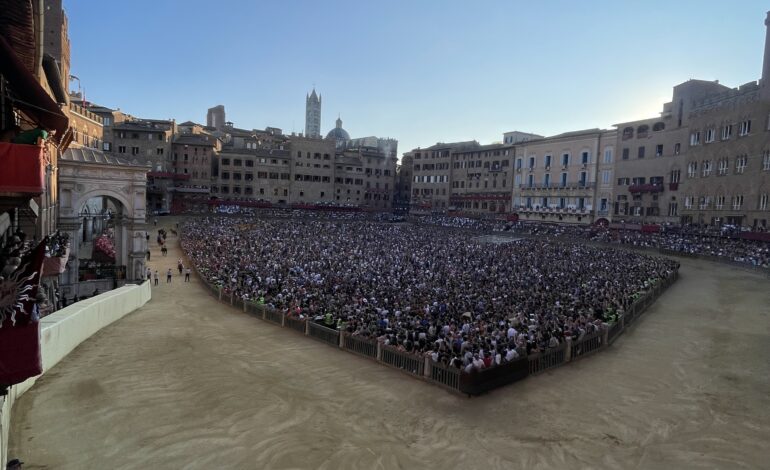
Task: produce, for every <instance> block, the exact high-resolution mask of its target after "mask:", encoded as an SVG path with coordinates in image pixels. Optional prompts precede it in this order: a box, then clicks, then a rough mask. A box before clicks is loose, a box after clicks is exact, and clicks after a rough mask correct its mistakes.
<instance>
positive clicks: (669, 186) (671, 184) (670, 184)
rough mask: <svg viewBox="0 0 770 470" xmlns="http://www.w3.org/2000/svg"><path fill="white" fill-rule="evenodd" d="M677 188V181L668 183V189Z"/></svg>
mask: <svg viewBox="0 0 770 470" xmlns="http://www.w3.org/2000/svg"><path fill="white" fill-rule="evenodd" d="M678 189H679V183H668V190H669V191H676V190H678Z"/></svg>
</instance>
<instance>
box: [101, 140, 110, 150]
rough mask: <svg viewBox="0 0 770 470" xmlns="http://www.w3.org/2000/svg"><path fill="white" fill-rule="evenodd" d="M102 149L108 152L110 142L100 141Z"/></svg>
mask: <svg viewBox="0 0 770 470" xmlns="http://www.w3.org/2000/svg"><path fill="white" fill-rule="evenodd" d="M102 150H104V151H105V152H109V151H110V150H112V144H111V143H109V142H104V143H102Z"/></svg>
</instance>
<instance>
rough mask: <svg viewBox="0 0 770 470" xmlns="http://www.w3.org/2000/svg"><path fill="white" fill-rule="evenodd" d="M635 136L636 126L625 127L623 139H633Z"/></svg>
mask: <svg viewBox="0 0 770 470" xmlns="http://www.w3.org/2000/svg"><path fill="white" fill-rule="evenodd" d="M633 137H634V128H633V127H626V128H625V129H623V140H626V139H631V138H633Z"/></svg>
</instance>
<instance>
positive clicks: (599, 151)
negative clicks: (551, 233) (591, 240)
mask: <svg viewBox="0 0 770 470" xmlns="http://www.w3.org/2000/svg"><path fill="white" fill-rule="evenodd" d="M614 137H615V133H614V132H612V131H606V130H602V129H587V130H583V131H575V132H567V133H564V134H559V135H555V136H552V137H547V138H543V139H538V140H530V141H527V142H524V143H522V144H520V145H518V146H517V149H516V163H515V166H514V172H515V176H514V179H513V182H514V185H513V208H514V209H515V210H516V211H517V213H518V214H519V217H520V218H521V219H522V220H536V221H546V222H562V223H590V222H593V221H594V220H596V219H597V211H598V210H599V209H603V211H606V209H607V203H608V200H607V199H608V198H609V196H608V193H607V192H606V183H605V186H604V189H605V192H603V193H602V194H603V197H602V198H601V199H603V200H604V202H603V204H604V205H603V206H599V207H597V201H596V199H597V175H598V173H597V172H598V167H599V162H600V161H601V160H602V159H604V158H609V159H610V160H611V159H612V154H613V152H614V145H615V139H614ZM603 213H604V212H603Z"/></svg>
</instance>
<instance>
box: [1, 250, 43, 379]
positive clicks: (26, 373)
mask: <svg viewBox="0 0 770 470" xmlns="http://www.w3.org/2000/svg"><path fill="white" fill-rule="evenodd" d="M46 241H47V239H45V240H43V241H42V242H40V244H38V246H37V247H36V248H35V249H34V250H32V251H31V252H29V253H28V254H27V255H25V256H24V257H23V258H22V259H21V264H20V265H19V267H18V268H17V269H16V270H15V271H14V272H13V273H12V274H11V275H10V276H8V277H7V278H6V279H4V280H3V281H1V282H0V386H8V385H13V384H17V383H20V382H23V381H25V380H26V379H28V378H29V377H34V376H36V375H38V374H40V373H41V372H42V369H43V367H42V358H41V356H40V333H39V328H40V324H39V315H38V305H37V303H36V302H35V300H36V296H37V293H38V287H39V284H40V272H41V270H42V267H43V260H44V259H45V244H46Z"/></svg>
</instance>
